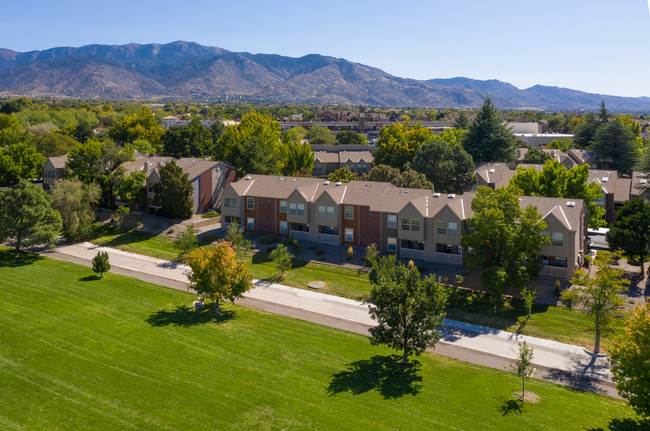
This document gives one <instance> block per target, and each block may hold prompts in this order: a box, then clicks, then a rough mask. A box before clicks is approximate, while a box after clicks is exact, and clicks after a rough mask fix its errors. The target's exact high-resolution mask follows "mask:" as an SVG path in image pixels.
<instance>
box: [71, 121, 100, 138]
mask: <svg viewBox="0 0 650 431" xmlns="http://www.w3.org/2000/svg"><path fill="white" fill-rule="evenodd" d="M94 134H95V132H94V131H93V126H92V124H91V123H90V122H88V121H86V120H80V121H79V122H78V123H77V125H76V126H75V128H74V129H73V130H72V134H71V135H72V137H73V138H74V139H75V140H76V141H77V142H81V143H85V142H86V141H88V139H90V138H92V137H93V136H94Z"/></svg>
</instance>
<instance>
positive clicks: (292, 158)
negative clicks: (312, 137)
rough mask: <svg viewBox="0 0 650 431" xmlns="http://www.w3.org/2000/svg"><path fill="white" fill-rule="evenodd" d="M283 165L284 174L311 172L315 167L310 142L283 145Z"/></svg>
mask: <svg viewBox="0 0 650 431" xmlns="http://www.w3.org/2000/svg"><path fill="white" fill-rule="evenodd" d="M282 158H283V162H284V163H283V167H282V175H287V176H289V175H293V174H294V173H296V172H302V173H308V174H311V171H312V169H313V168H314V153H313V152H312V151H311V147H310V146H309V144H301V143H300V142H290V143H287V144H283V145H282Z"/></svg>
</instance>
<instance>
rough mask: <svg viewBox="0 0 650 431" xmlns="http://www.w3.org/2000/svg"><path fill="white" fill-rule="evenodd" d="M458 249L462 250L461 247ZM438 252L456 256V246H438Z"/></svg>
mask: <svg viewBox="0 0 650 431" xmlns="http://www.w3.org/2000/svg"><path fill="white" fill-rule="evenodd" d="M458 248H460V247H458ZM436 252H438V253H444V254H454V245H453V244H436ZM456 253H458V252H457V251H456ZM459 254H460V253H459Z"/></svg>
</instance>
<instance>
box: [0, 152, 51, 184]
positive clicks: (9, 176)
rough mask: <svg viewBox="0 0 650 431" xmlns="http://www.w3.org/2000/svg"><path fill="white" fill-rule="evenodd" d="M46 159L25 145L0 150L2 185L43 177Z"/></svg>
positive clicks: (0, 181)
mask: <svg viewBox="0 0 650 431" xmlns="http://www.w3.org/2000/svg"><path fill="white" fill-rule="evenodd" d="M45 160H46V159H45V157H44V156H43V155H42V154H39V153H38V152H37V151H36V149H35V148H34V147H32V146H30V145H27V144H25V143H16V144H12V145H10V146H9V147H7V148H0V184H2V185H10V184H16V183H18V181H20V180H21V179H24V180H33V179H35V178H41V177H42V176H43V164H44V163H45Z"/></svg>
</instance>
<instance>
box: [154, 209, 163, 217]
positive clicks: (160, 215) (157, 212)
mask: <svg viewBox="0 0 650 431" xmlns="http://www.w3.org/2000/svg"><path fill="white" fill-rule="evenodd" d="M155 215H156V217H162V215H163V210H162V208H156V214H155Z"/></svg>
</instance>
